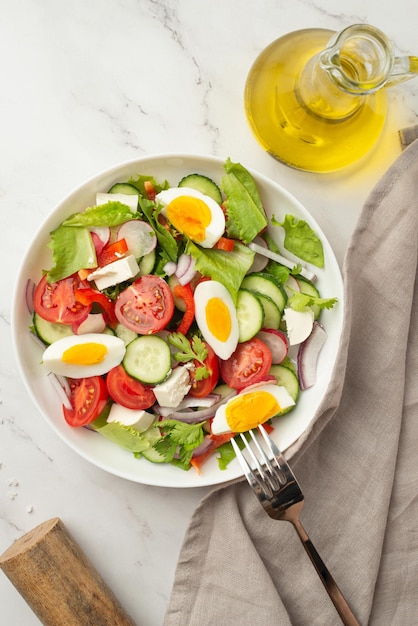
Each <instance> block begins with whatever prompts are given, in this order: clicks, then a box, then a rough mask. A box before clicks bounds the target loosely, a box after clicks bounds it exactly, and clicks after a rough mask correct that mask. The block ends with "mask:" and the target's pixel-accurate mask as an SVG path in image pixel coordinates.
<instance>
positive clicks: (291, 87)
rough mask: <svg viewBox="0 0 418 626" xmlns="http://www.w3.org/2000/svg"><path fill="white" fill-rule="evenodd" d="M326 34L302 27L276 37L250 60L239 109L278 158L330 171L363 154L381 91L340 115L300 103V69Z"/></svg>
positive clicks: (382, 100)
mask: <svg viewBox="0 0 418 626" xmlns="http://www.w3.org/2000/svg"><path fill="white" fill-rule="evenodd" d="M332 35H333V31H330V30H326V29H306V30H301V31H296V32H294V33H290V34H289V35H286V36H284V37H281V38H280V39H278V40H276V41H275V42H273V43H272V44H270V46H268V47H267V48H266V49H265V50H264V51H263V52H262V53H261V54H260V56H259V57H258V58H257V59H256V61H255V63H254V65H253V66H252V68H251V70H250V73H249V75H248V78H247V83H246V86H245V96H244V101H245V111H246V114H247V117H248V120H249V123H250V126H251V129H252V131H253V133H254V135H255V137H256V138H257V140H258V141H259V143H260V144H261V145H262V146H263V148H264V149H265V150H266V151H267V152H268V153H270V154H271V155H272V156H274V157H275V158H277V159H279V160H280V161H282V162H283V163H286V164H287V165H289V166H291V167H294V168H297V169H301V170H306V171H310V172H331V171H335V170H338V169H340V168H342V167H345V166H347V165H349V164H351V163H353V162H354V161H357V160H358V159H359V158H361V157H362V156H364V155H365V154H366V153H367V152H368V151H369V150H370V149H371V148H372V146H373V145H374V144H375V142H376V140H377V138H378V137H379V135H380V133H381V131H382V128H383V125H384V121H385V117H386V108H387V105H386V94H385V91H384V90H380V91H377V92H376V93H374V94H371V95H367V96H361V99H359V106H358V107H357V108H356V110H355V111H354V112H353V113H351V115H349V116H347V117H346V118H341V117H338V116H337V115H336V116H335V118H334V119H333V117H332V115H331V116H330V117H322V116H321V115H318V114H316V113H314V112H313V111H312V110H311V108H308V107H306V106H305V105H304V104H303V102H301V99H300V98H299V97H298V83H299V79H300V75H301V72H302V70H303V69H304V68H305V65H306V64H307V62H308V61H309V60H310V59H311V58H312V57H313V56H314V55H315V54H317V53H319V52H321V51H322V50H323V49H324V48H325V47H326V46H327V43H328V42H329V40H330V38H331V36H332ZM342 97H344V95H343V94H342ZM359 98H360V97H359Z"/></svg>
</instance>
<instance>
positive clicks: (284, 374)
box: [269, 365, 300, 415]
mask: <svg viewBox="0 0 418 626" xmlns="http://www.w3.org/2000/svg"><path fill="white" fill-rule="evenodd" d="M269 374H272V375H273V376H275V378H276V380H277V384H278V385H282V386H283V387H285V388H286V389H287V392H288V393H289V395H290V397H291V398H293V400H294V401H295V402H296V401H297V399H298V396H299V389H300V388H299V381H298V377H297V376H296V374H295V372H293V371H292V370H291V369H290V368H288V367H285V366H284V365H272V366H271V368H270V371H269ZM292 408H293V407H289V408H288V409H285V412H286V413H287V412H288V411H290V409H292ZM280 415H282V413H280Z"/></svg>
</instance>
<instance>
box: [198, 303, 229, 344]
mask: <svg viewBox="0 0 418 626" xmlns="http://www.w3.org/2000/svg"><path fill="white" fill-rule="evenodd" d="M205 313H206V322H207V325H208V328H209V330H210V332H211V333H212V335H213V336H214V337H215V338H216V339H218V341H227V339H228V338H229V336H230V334H231V328H232V322H231V315H230V313H229V309H228V307H227V306H226V304H225V302H223V301H222V300H221V299H220V298H210V299H209V300H208V301H207V303H206V307H205Z"/></svg>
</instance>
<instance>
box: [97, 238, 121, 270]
mask: <svg viewBox="0 0 418 626" xmlns="http://www.w3.org/2000/svg"><path fill="white" fill-rule="evenodd" d="M127 251H128V244H127V243H126V239H123V238H122V239H118V240H117V241H114V242H113V243H109V244H107V245H105V247H104V248H103V250H102V251H101V252H100V254H99V255H98V258H97V264H98V265H99V267H104V266H105V265H109V263H113V261H117V260H118V259H121V258H122V257H124V256H125V254H126V253H127Z"/></svg>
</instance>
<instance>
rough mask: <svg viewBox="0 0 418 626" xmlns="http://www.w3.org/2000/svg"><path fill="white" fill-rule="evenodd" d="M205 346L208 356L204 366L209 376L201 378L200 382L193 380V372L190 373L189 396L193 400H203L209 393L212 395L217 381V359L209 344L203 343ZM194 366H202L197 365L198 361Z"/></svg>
mask: <svg viewBox="0 0 418 626" xmlns="http://www.w3.org/2000/svg"><path fill="white" fill-rule="evenodd" d="M205 346H206V348H207V351H208V355H207V357H206V359H205V360H204V365H205V366H206V367H207V369H208V371H209V376H207V377H206V378H202V380H195V372H194V370H191V371H190V378H191V381H192V386H191V389H190V391H189V394H190V395H191V396H193V397H194V398H204V397H205V396H207V395H208V394H209V393H212V391H213V390H214V389H215V387H216V385H217V384H218V380H219V361H218V357H217V356H216V354H215V353H214V351H213V350H212V348H211V347H210V345H209V344H207V343H205ZM194 364H195V366H196V367H197V368H198V367H199V366H201V365H202V364H201V363H199V361H194Z"/></svg>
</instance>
